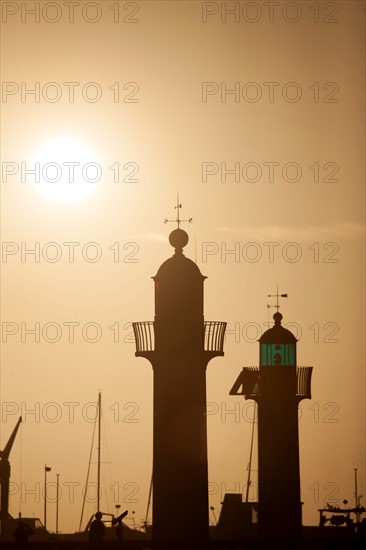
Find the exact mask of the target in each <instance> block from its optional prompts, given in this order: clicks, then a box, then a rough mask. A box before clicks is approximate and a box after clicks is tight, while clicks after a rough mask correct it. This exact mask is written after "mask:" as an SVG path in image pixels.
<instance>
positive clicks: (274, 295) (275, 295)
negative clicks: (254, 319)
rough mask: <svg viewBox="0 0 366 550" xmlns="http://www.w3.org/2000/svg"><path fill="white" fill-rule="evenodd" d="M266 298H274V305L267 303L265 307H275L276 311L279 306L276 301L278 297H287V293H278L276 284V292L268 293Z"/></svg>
mask: <svg viewBox="0 0 366 550" xmlns="http://www.w3.org/2000/svg"><path fill="white" fill-rule="evenodd" d="M268 298H276V305H270V304H267V307H268V308H270V307H275V308H276V309H277V311H278V310H279V308H280V305H279V303H278V298H287V294H278V285H277V293H276V294H268Z"/></svg>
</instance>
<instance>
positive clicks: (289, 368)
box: [230, 291, 312, 542]
mask: <svg viewBox="0 0 366 550" xmlns="http://www.w3.org/2000/svg"><path fill="white" fill-rule="evenodd" d="M274 296H276V297H277V304H276V306H275V307H276V310H277V311H276V313H275V314H274V315H273V319H274V326H273V327H272V328H270V329H269V330H267V331H266V332H264V333H263V335H262V336H261V338H260V339H259V345H260V352H259V356H260V360H259V367H245V368H243V370H242V372H241V374H240V376H239V377H238V379H237V380H236V382H235V384H234V386H233V388H232V389H231V391H230V395H243V396H244V397H245V399H253V400H254V401H256V403H257V407H258V527H259V535H260V538H261V539H262V540H271V541H275V540H278V541H286V540H287V541H294V542H295V541H296V540H299V539H300V538H301V527H302V521H301V496H300V467H299V433H298V405H299V402H300V401H301V400H302V399H310V398H311V374H312V367H298V366H297V360H296V355H297V353H296V344H297V339H296V338H295V336H294V335H293V334H292V332H290V331H289V330H287V329H286V328H284V327H283V326H282V314H281V313H280V312H279V311H278V310H279V304H278V298H279V297H280V296H283V297H287V294H285V295H279V294H278V291H277V294H275V295H274Z"/></svg>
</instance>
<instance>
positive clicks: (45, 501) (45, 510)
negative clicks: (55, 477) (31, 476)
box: [44, 464, 51, 529]
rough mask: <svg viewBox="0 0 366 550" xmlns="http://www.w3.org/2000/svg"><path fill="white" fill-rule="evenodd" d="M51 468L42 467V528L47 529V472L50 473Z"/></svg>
mask: <svg viewBox="0 0 366 550" xmlns="http://www.w3.org/2000/svg"><path fill="white" fill-rule="evenodd" d="M50 471H51V468H50V467H49V466H47V465H46V464H45V465H44V528H45V529H47V472H50Z"/></svg>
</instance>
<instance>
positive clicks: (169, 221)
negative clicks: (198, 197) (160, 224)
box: [164, 195, 193, 229]
mask: <svg viewBox="0 0 366 550" xmlns="http://www.w3.org/2000/svg"><path fill="white" fill-rule="evenodd" d="M181 208H182V203H181V202H179V195H177V205H176V206H174V209H175V210H176V211H177V217H176V219H175V220H168V219H167V218H165V220H164V223H176V224H177V225H178V229H179V226H180V224H181V223H183V222H187V223H192V220H193V218H188V219H187V220H181V219H180V217H179V210H180V209H181Z"/></svg>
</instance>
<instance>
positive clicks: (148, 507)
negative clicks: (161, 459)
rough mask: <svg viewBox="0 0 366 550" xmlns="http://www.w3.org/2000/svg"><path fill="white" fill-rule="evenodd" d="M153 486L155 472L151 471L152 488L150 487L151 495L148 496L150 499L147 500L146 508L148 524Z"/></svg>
mask: <svg viewBox="0 0 366 550" xmlns="http://www.w3.org/2000/svg"><path fill="white" fill-rule="evenodd" d="M152 486H153V472H151V481H150V489H149V496H148V500H147V509H146V517H145V524H146V525H147V518H148V515H149V510H150V504H151V493H152Z"/></svg>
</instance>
